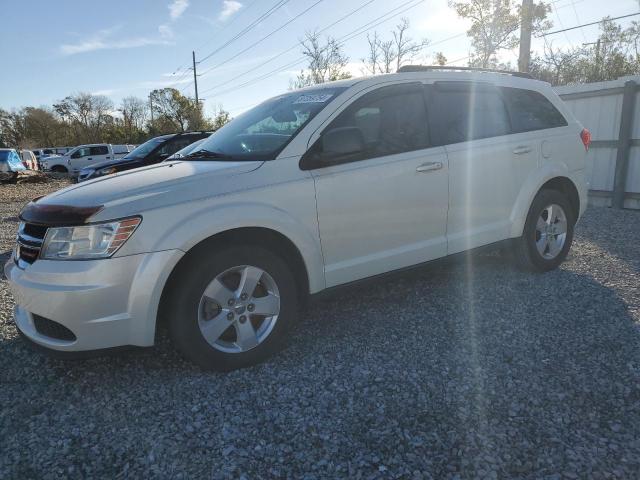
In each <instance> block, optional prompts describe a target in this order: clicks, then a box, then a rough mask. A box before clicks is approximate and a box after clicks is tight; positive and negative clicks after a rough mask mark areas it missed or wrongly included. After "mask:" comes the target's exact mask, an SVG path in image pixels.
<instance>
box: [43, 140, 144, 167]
mask: <svg viewBox="0 0 640 480" xmlns="http://www.w3.org/2000/svg"><path fill="white" fill-rule="evenodd" d="M134 148H135V145H111V144H110V143H94V144H90V145H79V146H77V147H75V148H73V149H71V150H69V151H68V152H67V153H66V154H65V155H60V156H55V157H46V158H44V159H43V160H41V166H42V168H43V170H49V171H52V172H58V173H71V174H72V175H77V174H78V172H79V171H80V170H82V169H83V168H85V167H88V166H90V165H93V164H95V163H100V162H105V161H108V160H113V159H116V158H120V157H124V156H125V155H126V154H127V153H129V152H130V151H131V150H133V149H134Z"/></svg>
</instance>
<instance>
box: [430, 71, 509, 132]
mask: <svg viewBox="0 0 640 480" xmlns="http://www.w3.org/2000/svg"><path fill="white" fill-rule="evenodd" d="M427 92H428V94H427V97H428V98H429V125H430V126H431V136H432V141H433V142H434V144H436V145H448V144H452V143H460V142H467V141H470V140H479V139H482V138H490V137H498V136H501V135H507V134H509V133H511V125H510V122H509V116H508V115H507V109H506V106H505V104H504V101H503V99H502V97H501V95H500V91H499V90H498V89H497V88H495V87H492V86H490V85H478V84H470V83H468V82H436V83H435V84H434V85H432V86H428V88H427Z"/></svg>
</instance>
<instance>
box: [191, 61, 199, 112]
mask: <svg viewBox="0 0 640 480" xmlns="http://www.w3.org/2000/svg"><path fill="white" fill-rule="evenodd" d="M191 55H192V57H193V85H194V87H195V90H196V106H197V107H198V108H200V102H198V73H197V72H196V52H195V51H193V50H192V51H191Z"/></svg>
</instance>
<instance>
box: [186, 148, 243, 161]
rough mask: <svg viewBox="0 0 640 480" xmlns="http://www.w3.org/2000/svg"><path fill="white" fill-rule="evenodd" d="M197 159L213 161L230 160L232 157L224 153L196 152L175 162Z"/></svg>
mask: <svg viewBox="0 0 640 480" xmlns="http://www.w3.org/2000/svg"><path fill="white" fill-rule="evenodd" d="M197 158H203V159H204V158H210V159H215V160H231V159H233V157H232V156H231V155H227V154H226V153H220V152H212V151H210V150H198V151H197V152H193V153H190V154H189V155H185V156H184V157H180V158H179V159H177V160H189V159H197Z"/></svg>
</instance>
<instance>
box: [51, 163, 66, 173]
mask: <svg viewBox="0 0 640 480" xmlns="http://www.w3.org/2000/svg"><path fill="white" fill-rule="evenodd" d="M51 171H52V172H55V173H69V170H67V167H64V166H62V165H54V166H53V167H51Z"/></svg>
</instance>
